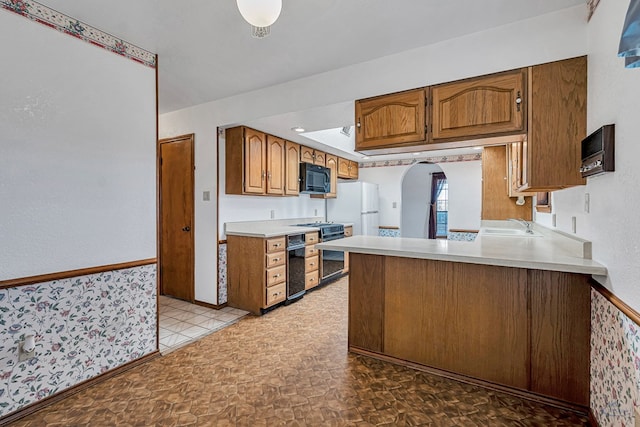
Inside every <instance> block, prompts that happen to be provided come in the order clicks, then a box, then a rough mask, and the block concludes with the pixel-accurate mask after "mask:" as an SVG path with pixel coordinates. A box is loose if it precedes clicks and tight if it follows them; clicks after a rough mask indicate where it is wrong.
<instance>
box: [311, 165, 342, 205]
mask: <svg viewBox="0 0 640 427" xmlns="http://www.w3.org/2000/svg"><path fill="white" fill-rule="evenodd" d="M326 167H327V168H329V170H330V171H331V190H330V191H329V192H328V193H326V194H312V195H311V196H310V197H312V198H315V199H335V198H336V195H337V194H338V193H337V191H338V156H334V155H333V154H326Z"/></svg>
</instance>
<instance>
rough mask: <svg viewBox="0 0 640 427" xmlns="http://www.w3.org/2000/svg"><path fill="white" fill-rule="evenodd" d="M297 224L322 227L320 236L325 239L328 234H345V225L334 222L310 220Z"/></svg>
mask: <svg viewBox="0 0 640 427" xmlns="http://www.w3.org/2000/svg"><path fill="white" fill-rule="evenodd" d="M296 225H298V226H300V227H318V228H319V229H320V238H321V239H323V240H324V239H325V238H326V237H328V236H339V235H344V225H342V224H336V223H333V222H310V223H308V224H296Z"/></svg>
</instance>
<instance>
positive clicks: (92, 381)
mask: <svg viewBox="0 0 640 427" xmlns="http://www.w3.org/2000/svg"><path fill="white" fill-rule="evenodd" d="M157 357H160V352H159V351H158V350H155V351H154V352H153V353H149V354H147V355H146V356H142V357H141V358H139V359H136V360H132V361H131V362H127V363H125V364H124V365H120V366H118V367H117V368H114V369H112V370H110V371H107V372H105V373H103V374H100V375H98V376H96V377H93V378H89V379H88V380H84V381H82V382H81V383H79V384H76V385H74V386H71V387H70V388H68V389H66V390H63V391H61V392H60V393H56V394H54V395H52V396H49V397H45V398H44V399H42V400H39V401H37V402H34V403H32V404H30V405H27V406H25V407H24V408H22V409H18V410H17V411H15V412H12V413H10V414H9V415H6V416H4V417H2V418H0V426H7V425H9V424H11V423H13V422H15V421H17V420H19V419H20V418H24V417H26V416H27V415H31V414H33V413H34V412H37V411H39V410H40V409H43V408H45V407H47V406H49V405H53V404H54V403H57V402H59V401H61V400H63V399H66V398H67V397H70V396H72V395H74V394H76V393H79V392H81V391H82V390H85V389H87V388H89V387H91V386H94V385H96V384H98V383H101V382H103V381H106V380H108V379H110V378H113V377H115V376H116V375H120V374H122V373H123V372H125V371H128V370H130V369H133V368H135V367H136V366H139V365H142V364H144V363H147V362H150V361H152V360H153V359H156V358H157Z"/></svg>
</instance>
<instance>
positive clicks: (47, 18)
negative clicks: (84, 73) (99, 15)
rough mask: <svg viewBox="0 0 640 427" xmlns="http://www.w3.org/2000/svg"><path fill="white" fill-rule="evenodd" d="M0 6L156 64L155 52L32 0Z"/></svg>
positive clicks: (1, 0)
mask: <svg viewBox="0 0 640 427" xmlns="http://www.w3.org/2000/svg"><path fill="white" fill-rule="evenodd" d="M0 9H5V10H8V11H11V12H15V13H17V14H18V15H22V16H24V17H25V18H29V19H31V20H32V21H35V22H38V23H40V24H43V25H46V26H47V27H50V28H54V29H56V30H58V31H60V32H63V33H65V34H69V35H71V36H73V37H76V38H78V39H80V40H83V41H85V42H87V43H91V44H92V45H94V46H99V47H101V48H103V49H106V50H109V51H111V52H113V53H116V54H118V55H121V56H124V57H125V58H129V59H131V60H133V61H136V62H139V63H141V64H144V65H146V66H148V67H152V68H155V67H156V55H155V54H153V53H151V52H149V51H146V50H144V49H142V48H139V47H137V46H134V45H132V44H131V43H128V42H126V41H124V40H121V39H119V38H117V37H115V36H112V35H111V34H108V33H105V32H104V31H100V30H98V29H96V28H93V27H91V26H90V25H87V24H85V23H84V22H80V21H78V20H77V19H75V18H72V17H70V16H67V15H65V14H63V13H60V12H58V11H56V10H53V9H51V8H49V7H47V6H45V5H43V4H40V3H38V2H36V1H34V0H0Z"/></svg>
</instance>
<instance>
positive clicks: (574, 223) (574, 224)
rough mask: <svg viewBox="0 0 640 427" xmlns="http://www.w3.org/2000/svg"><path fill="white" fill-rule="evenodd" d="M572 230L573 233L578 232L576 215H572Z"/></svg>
mask: <svg viewBox="0 0 640 427" xmlns="http://www.w3.org/2000/svg"><path fill="white" fill-rule="evenodd" d="M571 231H573V234H576V217H575V216H572V217H571Z"/></svg>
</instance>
